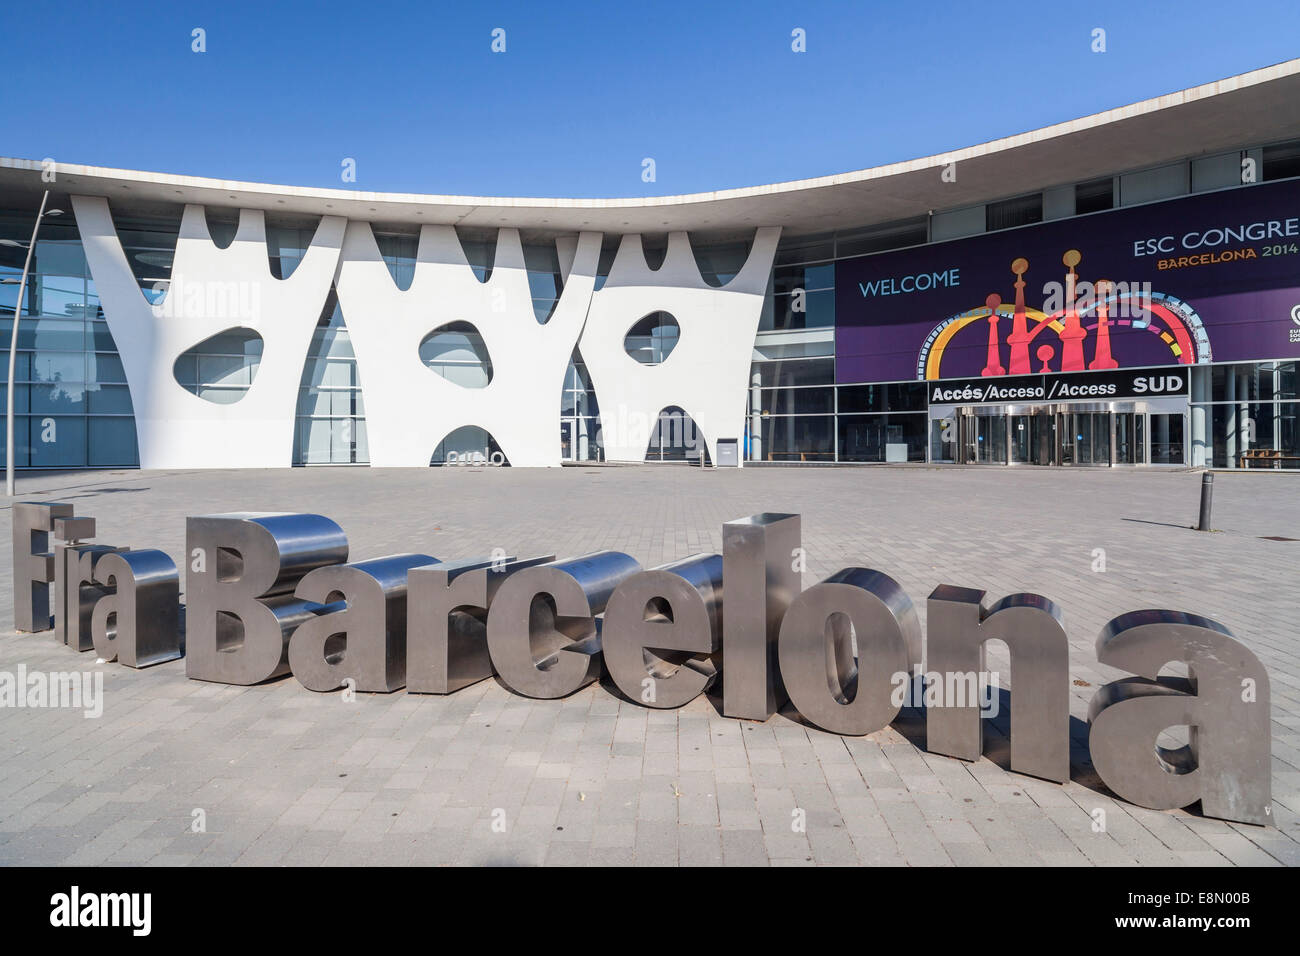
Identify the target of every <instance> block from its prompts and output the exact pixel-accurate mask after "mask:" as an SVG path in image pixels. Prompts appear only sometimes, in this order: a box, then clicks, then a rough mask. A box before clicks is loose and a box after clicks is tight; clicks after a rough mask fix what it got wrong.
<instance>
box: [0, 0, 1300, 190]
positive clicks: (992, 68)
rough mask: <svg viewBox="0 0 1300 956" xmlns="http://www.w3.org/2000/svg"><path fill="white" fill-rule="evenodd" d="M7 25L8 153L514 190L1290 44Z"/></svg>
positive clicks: (262, 175) (357, 23) (403, 19)
mask: <svg viewBox="0 0 1300 956" xmlns="http://www.w3.org/2000/svg"><path fill="white" fill-rule="evenodd" d="M0 23H2V27H0V38H2V39H3V43H2V44H0V58H2V59H0V62H2V63H3V64H4V73H5V77H6V80H5V94H6V95H5V97H4V102H5V106H6V109H5V111H4V116H3V120H2V123H3V125H0V154H2V155H8V156H18V157H23V158H29V159H42V158H44V157H47V156H48V157H53V158H54V159H55V160H57V161H62V162H70V163H86V164H90V165H95V166H112V167H123V168H129V169H143V170H154V171H160V172H167V173H183V174H191V175H199V176H213V177H219V178H223V179H236V180H251V181H257V182H272V183H288V184H293V185H311V186H336V187H340V188H358V189H367V190H380V191H411V192H424V193H450V194H479V195H516V196H643V195H664V194H675V193H685V192H698V191H706V190H710V189H721V188H729V187H735V186H748V185H757V184H762V183H770V182H780V181H783V180H789V179H802V178H806V177H812V176H820V175H826V174H830V173H838V172H845V171H847V170H852V169H861V168H864V167H869V166H875V165H879V164H881V163H888V162H893V161H897V160H903V159H910V158H914V157H918V156H926V155H930V154H932V153H936V152H940V151H943V150H947V149H953V148H959V147H963V146H969V145H973V144H975V143H980V142H984V141H986V140H990V139H996V138H998V137H1000V136H1006V135H1009V134H1013V133H1019V132H1024V131H1025V130H1029V129H1034V128H1037V127H1040V126H1045V125H1048V124H1051V123H1055V122H1059V121H1061V120H1067V119H1072V118H1075V117H1078V116H1083V115H1087V114H1089V113H1094V112H1097V111H1099V110H1104V109H1108V108H1111V107H1115V106H1121V105H1124V104H1126V103H1131V102H1134V101H1137V100H1141V99H1145V98H1148V97H1151V96H1157V95H1159V94H1162V93H1169V92H1172V91H1176V90H1180V89H1183V88H1186V87H1189V86H1194V85H1196V84H1199V83H1205V82H1208V81H1211V80H1215V79H1220V78H1222V77H1226V76H1231V75H1233V74H1237V73H1242V72H1245V71H1247V70H1251V69H1256V68H1258V67H1261V66H1266V65H1269V64H1272V63H1277V62H1280V61H1283V60H1286V59H1288V58H1290V57H1294V56H1300V2H1297V0H1250V2H1225V0H1182V2H1177V3H1173V2H1143V0H1126V2H1110V0H1105V2H1047V3H1041V4H1040V3H1033V2H1028V0H1026V2H1022V3H979V2H967V3H963V2H923V0H907V2H889V3H876V2H868V3H852V4H850V3H822V2H813V0H804V2H798V3H762V2H743V3H723V2H710V0H694V2H664V3H654V2H650V0H646V2H620V0H606V2H600V3H573V4H569V3H562V2H547V0H532V2H520V3H497V4H493V3H472V2H466V3H463V4H443V3H436V2H429V0H425V2H412V3H388V2H383V0H346V2H339V0H320V2H315V3H308V2H276V0H259V2H250V0H221V2H203V3H184V2H138V0H137V2H132V0H120V2H102V3H87V2H77V0H71V2H47V0H7V2H6V4H5V10H4V14H3V20H2V21H0ZM195 28H202V29H203V30H204V31H205V40H206V47H207V49H206V52H203V53H196V52H193V51H192V49H191V47H192V44H193V43H194V40H193V39H192V35H191V31H192V30H194V29H195ZM495 28H501V29H503V30H504V31H505V46H506V49H505V52H504V53H494V52H492V49H491V45H492V39H493V38H492V31H493V30H494V29H495ZM796 28H799V29H802V30H804V31H805V35H806V46H807V49H806V52H802V53H796V52H794V51H793V50H792V49H791V45H792V43H793V42H794V41H793V39H792V36H791V32H792V31H793V30H795V29H796ZM1096 28H1100V29H1103V30H1105V44H1106V51H1105V52H1104V53H1094V52H1093V51H1092V45H1093V30H1094V29H1096ZM1296 109H1297V111H1300V104H1297V105H1296ZM647 157H649V158H653V159H654V161H655V177H656V178H655V181H654V182H644V181H643V180H642V168H643V167H642V161H643V159H645V158H647ZM345 158H351V159H354V160H355V161H356V174H357V176H356V183H355V185H354V184H350V183H345V182H343V181H342V180H341V175H340V174H341V170H342V167H341V163H342V161H343V160H344V159H345ZM1116 165H1117V166H1122V165H1123V158H1122V157H1117V159H1116Z"/></svg>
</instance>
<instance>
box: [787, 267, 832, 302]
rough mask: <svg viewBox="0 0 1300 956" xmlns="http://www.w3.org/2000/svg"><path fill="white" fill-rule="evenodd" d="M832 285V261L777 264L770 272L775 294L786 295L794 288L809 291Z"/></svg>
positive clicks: (827, 287)
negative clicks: (787, 264) (790, 264)
mask: <svg viewBox="0 0 1300 956" xmlns="http://www.w3.org/2000/svg"><path fill="white" fill-rule="evenodd" d="M834 287H835V263H833V262H818V263H812V264H809V265H797V266H778V267H777V268H776V269H775V270H773V273H772V288H773V290H774V291H775V292H776V294H777V295H787V294H789V293H791V292H794V291H795V290H796V289H803V290H804V291H807V292H811V291H813V290H816V289H833V288H834Z"/></svg>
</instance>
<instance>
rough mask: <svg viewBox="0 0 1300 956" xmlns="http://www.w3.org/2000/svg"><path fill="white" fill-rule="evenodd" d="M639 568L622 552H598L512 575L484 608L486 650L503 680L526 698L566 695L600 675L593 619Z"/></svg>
mask: <svg viewBox="0 0 1300 956" xmlns="http://www.w3.org/2000/svg"><path fill="white" fill-rule="evenodd" d="M640 570H641V565H640V564H638V563H637V562H636V560H635V559H634V558H631V557H629V556H628V555H626V554H623V553H622V552H621V551H597V552H595V553H593V554H588V555H583V556H582V557H580V558H570V559H569V560H566V561H556V562H554V563H552V564H543V565H541V566H540V567H536V568H525V569H524V570H522V571H520V572H519V573H518V574H513V575H511V576H510V577H509V578H507V579H506V581H505V583H504V584H502V585H501V587H500V588H498V589H497V593H496V597H495V599H494V600H493V601H492V608H491V610H490V611H488V624H487V635H488V653H489V654H491V656H492V665H493V667H495V668H496V671H497V673H498V674H499V675H500V676H501V680H502V681H504V682H505V684H506V686H507V687H509V688H510V689H511V690H513V691H514V692H515V693H517V694H523V695H524V696H525V697H564V696H566V695H568V694H571V693H573V692H574V691H575V690H577V689H578V688H580V687H583V686H585V685H586V684H589V683H591V682H592V681H593V680H595V679H596V678H597V677H598V676H599V675H600V632H599V630H598V628H597V624H596V618H595V615H597V614H599V613H601V612H602V611H604V610H605V604H606V602H608V601H609V596H610V595H611V594H612V593H613V592H614V588H616V587H617V586H618V584H619V582H621V581H622V580H623V579H624V578H626V577H628V576H630V575H632V574H635V573H636V572H637V571H640Z"/></svg>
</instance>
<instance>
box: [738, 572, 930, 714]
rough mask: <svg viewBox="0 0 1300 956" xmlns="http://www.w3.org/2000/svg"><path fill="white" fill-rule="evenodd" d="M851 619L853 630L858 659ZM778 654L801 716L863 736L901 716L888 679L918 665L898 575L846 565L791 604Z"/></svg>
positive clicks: (912, 621) (915, 632)
mask: <svg viewBox="0 0 1300 956" xmlns="http://www.w3.org/2000/svg"><path fill="white" fill-rule="evenodd" d="M849 624H851V625H852V627H853V631H854V632H855V633H856V636H857V645H858V657H857V659H856V660H855V659H854V658H853V653H852V648H851V647H850V644H849V628H848V625H849ZM778 655H779V659H780V663H781V678H782V680H783V681H784V683H785V689H786V693H788V694H789V695H790V700H791V702H792V703H793V704H794V705H795V707H796V708H797V709H798V711H799V713H800V714H802V715H803V716H804V717H806V718H807V719H808V720H810V721H812V722H813V723H814V724H816V725H817V726H818V727H821V728H822V729H824V730H829V731H831V732H832V733H837V734H845V735H849V736H854V737H861V736H863V735H865V734H870V733H873V732H875V731H877V730H880V729H881V728H883V727H886V726H888V725H889V723H890V721H892V720H893V719H894V718H895V717H897V716H898V711H899V707H897V706H895V705H894V704H893V701H892V700H891V693H892V690H893V688H894V686H895V681H894V680H893V678H894V675H896V674H899V673H903V674H910V672H911V670H912V667H913V665H915V664H918V663H920V660H921V625H920V622H919V621H918V619H917V616H916V609H915V608H914V607H913V606H912V602H911V600H910V599H909V598H908V596H907V594H906V593H905V592H904V591H903V588H902V585H900V584H899V583H898V582H897V581H895V580H894V579H893V578H891V577H890V576H889V575H887V574H882V573H881V572H879V571H872V570H870V569H867V568H845V569H844V570H842V571H839V572H836V573H835V574H833V575H831V576H830V577H829V578H827V579H826V580H825V581H823V582H822V583H821V584H816V585H813V586H812V587H811V588H809V589H808V590H806V591H804V592H803V593H802V594H800V595H799V596H798V597H797V598H795V600H794V601H793V602H792V603H791V604H790V608H789V610H787V611H786V612H785V619H784V620H783V621H782V622H781V636H780V642H779V644H778ZM724 666H725V663H724ZM855 683H856V686H855V687H853V696H852V699H849V696H848V694H849V690H850V687H852V686H853V685H854V684H855Z"/></svg>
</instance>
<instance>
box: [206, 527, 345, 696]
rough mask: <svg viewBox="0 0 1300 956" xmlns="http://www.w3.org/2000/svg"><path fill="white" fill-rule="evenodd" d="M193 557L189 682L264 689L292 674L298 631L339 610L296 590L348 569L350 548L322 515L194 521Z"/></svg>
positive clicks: (338, 531) (339, 530) (341, 531)
mask: <svg viewBox="0 0 1300 956" xmlns="http://www.w3.org/2000/svg"><path fill="white" fill-rule="evenodd" d="M185 555H186V557H185V560H186V568H187V569H188V570H187V571H186V575H185V583H186V588H185V599H186V609H185V625H186V650H187V656H186V658H185V673H186V675H187V676H189V677H191V678H194V679H196V680H210V681H217V682H220V683H223V684H257V683H260V682H261V681H264V680H269V679H271V678H272V677H280V676H282V675H284V674H286V673H288V670H289V662H288V654H287V648H288V643H289V636H290V635H291V634H292V633H293V630H294V628H296V627H297V626H298V625H299V624H301V623H302V622H303V621H305V620H308V619H310V618H311V617H313V616H315V615H316V614H320V613H327V612H328V611H329V610H336V609H334V608H322V607H321V606H320V605H319V604H315V603H313V602H310V601H303V600H302V599H300V598H297V597H295V596H294V594H293V590H294V588H295V587H296V586H297V584H298V582H299V580H301V579H302V578H303V577H305V576H306V575H307V574H308V573H309V572H311V571H314V570H316V568H320V567H326V566H328V565H331V564H342V563H343V562H344V561H346V560H347V558H348V540H347V538H346V537H345V536H344V534H343V530H342V529H341V528H340V527H339V526H338V525H337V524H335V523H334V522H333V521H331V520H330V519H329V518H325V517H322V516H321V515H310V514H254V513H240V514H228V515H207V516H202V517H193V518H189V519H187V521H186V534H185Z"/></svg>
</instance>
